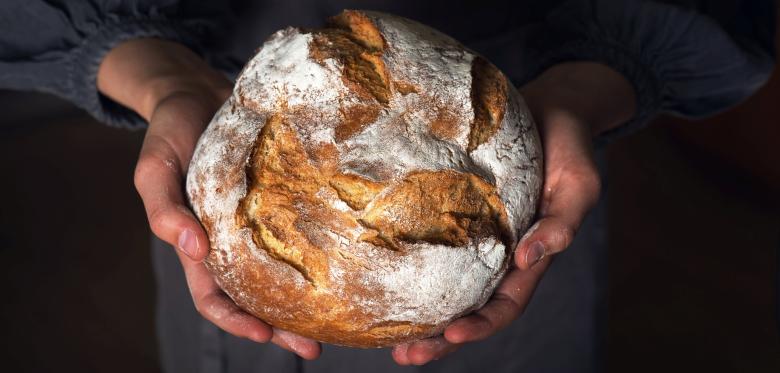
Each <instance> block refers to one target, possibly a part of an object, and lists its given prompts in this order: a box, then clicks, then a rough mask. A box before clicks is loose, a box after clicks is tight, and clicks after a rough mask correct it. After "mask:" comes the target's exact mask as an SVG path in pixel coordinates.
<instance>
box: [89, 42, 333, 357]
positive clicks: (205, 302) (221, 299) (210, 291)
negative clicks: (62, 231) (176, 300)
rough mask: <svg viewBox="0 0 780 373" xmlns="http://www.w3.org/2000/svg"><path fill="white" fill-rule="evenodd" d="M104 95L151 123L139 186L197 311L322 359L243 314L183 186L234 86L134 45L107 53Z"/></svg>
mask: <svg viewBox="0 0 780 373" xmlns="http://www.w3.org/2000/svg"><path fill="white" fill-rule="evenodd" d="M98 88H99V90H100V91H101V92H102V93H103V94H105V95H107V96H108V97H111V98H112V99H113V100H115V101H117V102H119V103H120V104H123V105H125V106H127V107H129V108H131V109H133V110H135V111H136V112H137V113H138V114H139V115H141V116H142V117H143V118H144V119H146V120H147V121H148V122H149V128H148V129H147V131H146V137H145V139H144V143H143V147H142V149H141V154H140V157H139V160H138V164H137V165H136V170H135V186H136V189H137V190H138V193H139V194H140V195H141V199H142V200H143V203H144V207H145V209H146V213H147V217H148V219H149V224H150V226H151V229H152V231H153V232H154V234H155V235H157V236H158V237H159V238H161V239H162V240H163V241H165V242H167V243H169V244H171V245H172V246H174V247H176V248H178V250H176V252H177V254H178V256H179V259H180V261H181V264H182V267H183V268H184V273H185V276H186V279H187V284H188V286H189V288H190V292H191V294H192V300H193V302H194V304H195V308H196V309H197V310H198V312H199V313H200V314H201V315H202V316H203V317H204V318H206V319H208V320H209V321H211V322H212V323H214V324H215V325H217V326H218V327H220V328H221V329H223V330H225V331H227V332H228V333H231V334H233V335H235V336H238V337H243V338H248V339H250V340H253V341H255V342H259V343H265V342H268V341H271V342H273V343H275V344H277V345H279V346H280V347H282V348H284V349H287V350H289V351H292V352H294V353H296V354H298V355H300V356H301V357H303V358H305V359H315V358H317V357H318V356H319V354H320V352H321V346H320V344H319V343H318V342H316V341H314V340H311V339H309V338H304V337H301V336H298V335H296V334H293V333H290V332H287V331H284V330H280V329H276V328H272V327H271V326H270V325H268V324H266V323H265V322H263V321H261V320H259V319H257V318H255V317H253V316H252V315H250V314H248V313H246V312H245V311H243V310H241V309H240V308H239V307H238V306H237V305H236V304H235V303H234V302H233V301H232V300H231V299H230V298H229V297H228V296H227V295H226V294H225V293H224V292H223V291H222V290H221V289H220V288H219V286H218V285H217V283H216V282H215V281H214V278H213V276H212V275H211V273H210V272H209V271H208V270H207V269H206V266H205V265H204V264H203V260H204V259H205V258H206V256H207V255H208V251H209V240H208V236H207V235H206V232H205V231H204V230H203V228H202V226H201V225H200V223H199V222H198V220H197V219H196V218H195V215H194V214H193V213H192V211H190V209H189V208H188V207H187V204H186V200H185V198H184V187H183V181H184V177H185V175H186V170H187V167H188V166H189V161H190V159H191V157H192V154H193V152H194V150H195V145H196V143H197V141H198V138H199V137H200V135H201V133H202V132H203V131H204V129H205V128H206V125H208V123H209V122H210V121H211V118H212V117H213V115H214V113H215V112H216V111H217V110H218V109H219V107H220V106H221V105H222V103H223V102H224V101H225V100H226V99H227V98H228V96H229V95H230V92H231V90H232V84H231V83H230V81H228V80H227V79H226V78H225V77H224V76H222V75H221V74H220V73H218V72H216V71H214V70H212V69H211V68H210V67H209V66H208V65H207V64H206V63H205V62H203V61H202V60H201V59H200V58H199V57H198V56H197V55H195V54H194V53H193V52H192V51H190V50H189V49H187V48H186V47H184V46H182V45H179V44H176V43H172V42H168V41H163V40H157V39H135V40H131V41H127V42H124V43H122V44H120V45H119V46H117V47H116V48H114V49H112V50H111V51H110V52H109V53H108V55H107V56H106V57H105V59H104V60H103V62H102V63H101V65H100V69H99V71H98Z"/></svg>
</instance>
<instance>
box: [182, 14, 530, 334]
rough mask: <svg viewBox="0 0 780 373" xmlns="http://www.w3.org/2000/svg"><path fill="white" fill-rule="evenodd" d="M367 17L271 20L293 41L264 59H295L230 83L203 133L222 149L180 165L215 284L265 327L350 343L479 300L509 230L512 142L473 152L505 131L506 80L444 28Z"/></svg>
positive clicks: (422, 327) (437, 320)
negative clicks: (305, 24)
mask: <svg viewBox="0 0 780 373" xmlns="http://www.w3.org/2000/svg"><path fill="white" fill-rule="evenodd" d="M377 17H380V16H379V15H377V14H371V13H363V12H358V11H347V12H344V13H342V14H341V15H339V16H336V17H334V18H333V19H331V27H330V28H326V29H321V30H310V31H306V32H303V31H301V30H297V29H288V30H284V31H282V32H280V33H279V34H278V35H277V39H272V40H271V42H279V41H280V40H284V41H285V42H288V43H290V44H293V43H298V44H295V45H298V46H300V47H299V48H297V49H296V48H290V49H286V50H284V51H283V52H281V53H280V54H279V56H283V57H284V58H287V59H288V60H290V55H291V54H295V53H296V52H302V53H299V54H298V55H296V56H297V57H296V58H298V59H295V60H294V63H293V64H290V65H286V66H285V67H284V68H282V67H279V70H278V71H275V70H274V68H275V67H276V66H279V65H278V64H279V63H284V61H281V62H280V60H277V59H274V58H275V57H277V56H276V55H274V54H273V53H270V54H268V55H266V56H265V57H264V58H266V60H264V61H261V62H262V63H265V65H262V66H265V67H264V68H262V69H261V68H259V67H257V66H251V67H250V68H249V70H248V71H249V72H251V73H247V74H246V76H244V77H240V78H239V85H238V86H237V88H236V91H235V92H234V96H233V98H231V101H229V103H228V104H227V105H228V106H227V108H223V110H222V111H223V112H222V113H221V114H218V115H217V116H216V117H215V121H216V122H217V124H216V129H214V127H215V125H214V124H212V126H210V128H209V130H207V134H206V135H205V136H207V137H208V136H213V138H212V139H207V141H206V143H209V141H208V140H213V142H214V143H217V144H220V146H222V148H217V149H213V150H209V151H206V150H204V149H203V148H207V147H203V146H202V145H203V144H199V150H197V151H196V157H195V158H193V166H192V168H191V172H190V174H189V175H188V194H189V196H190V198H191V201H192V203H193V207H194V210H195V211H196V213H197V214H198V216H199V218H200V219H201V221H202V222H203V225H204V227H205V228H206V230H207V232H208V233H209V237H210V239H211V240H212V242H211V244H212V250H211V253H210V255H209V257H208V259H207V260H206V265H207V266H208V268H209V269H210V270H211V271H212V272H213V273H215V274H216V275H217V281H218V282H219V284H220V286H221V287H222V288H223V289H224V290H225V292H226V293H227V294H228V295H229V296H230V297H231V298H232V299H233V300H234V301H235V302H236V303H237V304H238V305H239V306H240V307H241V308H243V309H245V310H247V311H248V312H249V313H251V314H253V315H255V316H257V317H258V318H260V319H262V320H264V321H266V322H268V323H269V324H271V325H273V326H275V327H278V328H282V329H285V330H289V331H292V332H294V333H298V334H301V335H304V336H307V337H310V338H314V339H317V340H320V341H323V342H327V343H333V344H339V345H346V346H355V347H382V346H390V345H395V344H398V343H403V342H409V341H412V340H416V339H420V338H425V337H429V336H432V335H435V334H436V333H440V332H441V331H442V330H443V328H444V327H445V326H446V324H447V323H448V322H449V320H451V319H452V318H454V317H457V316H459V315H462V314H464V313H468V312H470V311H472V310H474V309H475V308H477V307H479V306H481V304H483V303H484V301H485V300H487V297H488V296H489V294H490V292H492V289H493V288H494V287H495V285H496V284H497V283H498V281H499V280H500V277H501V276H502V275H503V273H504V270H505V269H506V266H507V264H508V260H509V259H510V258H511V256H510V255H508V254H509V252H510V251H511V248H512V247H513V246H514V243H515V242H516V234H515V230H517V229H518V225H517V223H516V221H515V222H513V221H512V216H511V214H510V213H508V210H507V205H506V203H505V201H506V200H507V199H506V198H507V197H506V195H507V194H506V189H503V192H502V189H501V188H500V187H499V186H498V185H499V184H498V183H499V182H504V181H502V180H504V179H505V180H510V179H506V178H505V176H503V175H504V174H506V171H505V170H508V169H509V168H506V166H505V164H504V163H501V162H503V161H502V160H501V159H506V157H507V155H506V154H505V153H500V152H504V151H505V152H510V151H515V150H516V149H517V148H516V147H514V143H512V142H510V141H517V140H507V139H510V138H511V139H514V138H516V137H517V136H509V135H503V136H504V137H503V138H502V140H500V141H503V142H497V144H498V145H491V146H493V148H491V147H490V146H488V147H480V148H479V149H476V148H477V147H479V145H480V144H484V143H486V142H489V141H492V140H491V139H495V138H496V137H497V133H499V132H500V131H499V130H500V129H501V128H504V127H507V126H503V127H502V126H501V123H502V120H503V118H504V110H506V108H507V107H508V105H507V95H508V93H507V84H508V83H507V82H506V79H505V78H504V77H503V75H502V74H501V73H500V72H498V71H497V70H496V69H495V67H493V66H492V65H490V64H489V63H487V62H486V61H483V60H481V59H480V58H474V59H472V55H471V54H469V53H468V52H467V51H465V50H464V49H462V47H460V46H459V45H458V44H457V43H455V42H454V41H451V40H450V39H448V38H446V37H445V36H443V35H438V34H436V33H435V32H434V31H431V30H427V29H425V30H423V31H420V32H417V31H415V30H418V29H415V27H418V26H414V25H413V24H412V23H410V21H407V20H402V19H397V18H390V16H388V18H386V20H389V21H392V22H390V23H382V22H381V18H377ZM377 20H379V21H377ZM387 27H391V28H395V29H394V31H393V32H392V33H389V34H383V30H386V29H387ZM420 30H422V29H420ZM387 35H392V36H387ZM386 37H388V39H387V40H386V39H385V38H386ZM405 37H406V38H407V39H403V38H405ZM415 38H417V39H415ZM429 39H430V40H429ZM304 40H305V44H303V43H301V41H304ZM420 43H422V44H420ZM425 43H430V45H427V44H425ZM424 44H425V45H424ZM303 45H305V48H306V49H303ZM280 46H283V45H282V44H280V43H277V44H274V47H280ZM405 48H406V49H409V50H415V51H416V50H418V48H429V49H426V51H427V52H426V53H428V55H429V56H431V57H432V58H433V60H431V61H429V60H425V57H420V56H417V57H409V56H416V55H413V54H405V52H404V50H405ZM437 48H438V49H437ZM269 50H274V49H273V48H269ZM419 50H423V49H419ZM417 58H421V59H422V61H416V59H417ZM258 66H260V65H258ZM302 66H305V67H302ZM298 67H300V69H298V70H295V69H296V68H298ZM318 69H319V70H318ZM293 70H294V73H295V74H297V75H295V76H294V77H293V78H291V79H297V80H294V81H293V82H292V83H289V82H290V81H292V80H289V79H288V77H289V74H291V73H290V71H293ZM268 71H271V73H269V74H267V75H263V74H264V72H268ZM319 71H324V73H320V72H319ZM390 71H392V72H393V73H392V74H390V73H389V72H390ZM418 71H419V74H417V73H416V72H418ZM404 72H415V73H409V74H406V75H404ZM440 72H441V73H440ZM314 73H320V74H323V75H312V74H314ZM469 73H471V76H470V75H469ZM258 74H259V76H260V77H261V78H258ZM270 74H277V75H270ZM242 75H243V74H242ZM251 76H254V77H255V78H254V79H255V80H257V81H259V83H258V84H256V85H255V84H253V83H252V81H251V79H250V80H249V81H247V79H249V78H247V77H251ZM310 77H314V78H310ZM441 77H446V78H447V79H454V80H453V83H452V87H454V88H452V89H450V88H448V87H449V86H448V84H442V82H443V81H444V80H441V81H440V80H437V79H440V78H441ZM242 79H243V80H242ZM284 79H288V80H284ZM309 79H314V80H315V83H316V84H320V85H317V86H316V87H317V89H316V90H308V91H307V89H309V88H307V87H311V85H307V84H308V83H309ZM317 79H319V80H317ZM441 79H443V78H441ZM242 82H243V83H242ZM280 82H287V83H284V84H282V83H280ZM324 82H327V84H325V83H324ZM434 82H435V84H434ZM456 82H457V84H456ZM472 82H473V85H474V86H473V87H470V86H469V85H468V84H471V83H472ZM447 83H449V81H447ZM291 87H292V88H291ZM334 92H336V93H335V94H334ZM323 97H325V98H323ZM472 109H473V111H472ZM472 113H473V115H474V116H473V118H472ZM515 115H516V114H515ZM231 116H232V117H231ZM226 117H230V118H229V120H228V119H225V118H226ZM253 126H254V128H256V130H255V131H254V132H252V131H249V130H247V129H249V128H252V127H253ZM250 133H251V135H250ZM399 139H400V140H399ZM396 140H398V141H396ZM384 141H388V142H390V141H395V142H394V143H393V144H392V146H387V147H383V145H384V144H382V142H384ZM202 142H203V140H202ZM361 147H362V148H361ZM486 148H487V149H488V150H489V151H494V150H495V154H494V155H491V154H487V155H482V157H483V158H481V159H482V160H478V159H477V156H476V155H474V154H475V153H478V152H480V151H484V150H485V149H486ZM494 148H495V149H494ZM356 149H357V150H356ZM475 149H476V150H475ZM371 152H376V153H377V154H379V155H380V156H381V157H387V158H390V159H392V161H385V160H383V159H377V158H372V159H370V160H369V161H367V160H366V159H367V157H366V156H367V155H370V154H371ZM394 152H401V153H403V154H394ZM416 152H417V153H416ZM355 154H360V156H358V157H354V158H351V157H352V156H354V155H355ZM472 155H473V157H472ZM492 156H495V157H496V158H497V160H492V158H490V157H492ZM510 157H511V156H510ZM199 158H206V159H205V160H204V159H199ZM498 158H500V159H498ZM420 160H422V161H420ZM209 162H211V163H209ZM215 162H216V163H215ZM404 162H406V163H404ZM415 162H418V163H415ZM477 162H487V163H481V164H479V165H476V163H477ZM490 162H493V163H490ZM488 163H490V164H488ZM491 167H497V168H496V170H497V171H496V172H499V171H500V173H494V172H493V171H494V170H493V169H492V168H491ZM502 167H504V168H502ZM399 170H400V172H399ZM502 173H504V174H502ZM499 177H500V178H504V179H502V180H498V179H497V178H499ZM215 182H218V184H216V185H215ZM505 188H506V187H505ZM501 193H504V194H503V195H502V194H501ZM510 197H512V196H510ZM512 198H515V197H512ZM535 198H536V197H535V196H531V199H535ZM515 200H516V201H523V200H521V199H519V198H515ZM230 201H234V202H230ZM223 202H225V203H228V204H229V206H230V207H229V208H222V207H221V206H222V203H223ZM509 203H512V202H511V201H510V202H509ZM222 210H226V211H225V212H223V211H222ZM510 212H511V211H510ZM522 224H527V222H522ZM464 294H465V295H464Z"/></svg>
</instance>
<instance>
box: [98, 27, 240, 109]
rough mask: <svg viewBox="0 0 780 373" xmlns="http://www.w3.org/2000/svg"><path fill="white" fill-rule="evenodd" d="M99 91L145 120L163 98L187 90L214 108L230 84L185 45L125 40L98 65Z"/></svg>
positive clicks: (227, 91)
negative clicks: (211, 104)
mask: <svg viewBox="0 0 780 373" xmlns="http://www.w3.org/2000/svg"><path fill="white" fill-rule="evenodd" d="M97 85H98V90H99V91H100V92H101V93H103V94H104V95H106V96H108V97H110V98H111V99H113V100H114V101H116V102H118V103H120V104H122V105H124V106H126V107H128V108H130V109H132V110H134V111H135V112H137V113H138V114H139V115H141V116H142V117H143V118H144V119H146V120H147V121H148V120H149V119H150V118H151V115H152V113H153V112H154V109H155V108H156V107H157V106H158V104H159V103H160V102H162V101H164V100H165V99H166V98H168V97H171V96H173V95H176V94H182V93H190V94H194V95H197V96H199V97H200V98H201V99H202V100H203V101H204V102H206V103H213V104H214V105H215V106H216V107H218V105H220V104H221V103H222V101H224V97H225V96H226V95H227V94H229V92H230V90H231V86H232V85H231V83H230V81H228V80H227V79H226V78H225V77H224V76H222V74H220V73H219V72H217V71H215V70H213V69H212V68H211V67H209V66H208V65H207V64H206V63H205V61H203V60H202V59H201V58H200V57H199V56H198V55H196V54H195V53H193V52H192V51H191V50H189V49H188V48H187V47H185V46H183V45H181V44H178V43H174V42H170V41H165V40H159V39H134V40H128V41H126V42H123V43H121V44H119V45H118V46H116V47H115V48H114V49H112V50H111V51H110V52H109V53H108V54H107V55H106V57H105V58H104V59H103V61H102V62H101V64H100V68H99V70H98V79H97Z"/></svg>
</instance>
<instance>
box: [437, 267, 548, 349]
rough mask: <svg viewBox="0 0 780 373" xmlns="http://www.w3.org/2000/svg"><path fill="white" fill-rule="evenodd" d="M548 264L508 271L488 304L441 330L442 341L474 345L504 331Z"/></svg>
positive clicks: (523, 305)
mask: <svg viewBox="0 0 780 373" xmlns="http://www.w3.org/2000/svg"><path fill="white" fill-rule="evenodd" d="M549 263H550V259H549V258H547V259H543V260H542V261H541V262H540V263H539V265H537V266H534V267H533V268H531V269H530V270H526V271H522V270H518V269H512V270H510V272H509V273H507V275H506V276H505V277H504V279H503V280H502V281H501V283H500V284H499V286H498V288H496V291H495V293H494V294H493V296H492V297H491V298H490V300H489V301H488V302H487V303H486V304H485V305H484V306H483V307H482V308H480V309H479V310H477V311H475V312H474V313H472V314H470V315H468V316H466V317H462V318H460V319H457V320H455V321H453V322H452V324H450V325H449V326H448V327H447V329H445V330H444V338H446V339H447V341H449V342H450V343H465V342H473V341H479V340H482V339H485V338H487V337H489V336H491V335H493V334H495V333H496V332H498V331H499V330H501V329H504V328H506V327H507V326H508V325H509V324H510V323H511V322H512V321H513V320H515V319H516V318H517V317H518V316H519V315H520V314H521V313H522V312H523V310H524V309H525V307H526V306H527V305H528V301H529V300H530V299H531V296H532V295H533V292H534V289H535V288H536V284H537V283H538V282H539V280H540V279H541V277H542V274H543V273H544V271H545V270H546V269H547V266H548V265H549Z"/></svg>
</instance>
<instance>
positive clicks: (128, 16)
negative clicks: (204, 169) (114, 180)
mask: <svg viewBox="0 0 780 373" xmlns="http://www.w3.org/2000/svg"><path fill="white" fill-rule="evenodd" d="M212 10H213V11H215V12H218V11H219V10H218V9H210V8H209V7H208V6H205V7H200V8H198V7H191V6H184V5H182V4H179V2H178V1H153V0H149V1H66V0H61V1H40V0H3V2H2V3H0V88H5V89H14V90H27V91H39V92H47V93H52V94H55V95H57V96H60V97H62V98H64V99H66V100H69V101H71V102H72V103H74V104H75V105H76V106H78V107H80V108H82V109H84V110H86V111H87V112H88V113H90V114H91V115H92V116H94V117H95V118H97V119H98V120H100V121H102V122H104V123H107V124H109V125H114V126H121V127H130V128H138V127H142V126H144V125H145V122H144V121H143V119H141V118H140V117H139V116H138V115H137V114H136V113H134V112H132V111H131V110H129V109H127V108H124V107H122V106H121V105H118V104H117V103H115V102H113V101H111V100H110V99H108V98H107V97H105V96H103V95H101V94H100V92H98V90H97V84H96V80H97V71H98V67H99V66H100V62H101V61H102V59H103V57H104V56H105V55H106V53H108V51H109V50H111V48H113V47H114V46H116V45H117V44H119V43H121V42H122V41H125V40H128V39H133V38H140V37H157V38H164V39H169V40H174V41H177V42H181V43H183V44H186V45H187V46H189V47H191V48H192V49H194V50H196V51H199V50H200V49H201V40H203V39H204V38H207V36H208V34H209V33H210V32H212V31H213V29H214V28H215V27H216V25H217V23H216V21H215V19H216V18H217V17H215V14H214V13H212V12H211V11H212Z"/></svg>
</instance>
